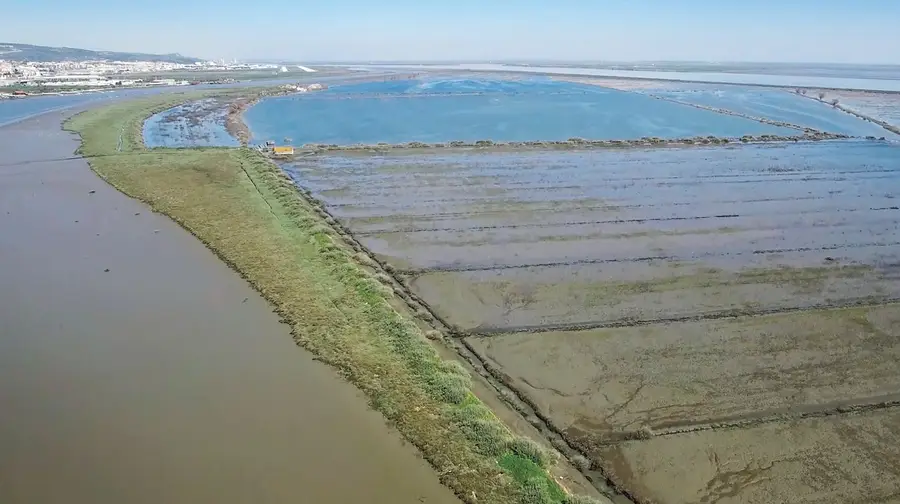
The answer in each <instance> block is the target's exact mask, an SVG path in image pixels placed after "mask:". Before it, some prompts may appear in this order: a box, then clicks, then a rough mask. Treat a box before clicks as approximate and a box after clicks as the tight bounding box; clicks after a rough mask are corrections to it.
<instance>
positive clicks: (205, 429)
mask: <svg viewBox="0 0 900 504" xmlns="http://www.w3.org/2000/svg"><path fill="white" fill-rule="evenodd" d="M59 120H60V118H59V116H56V115H53V116H47V115H45V116H42V117H39V118H35V119H31V120H27V121H24V122H21V123H18V124H16V125H14V126H11V127H8V128H4V129H3V130H2V133H0V153H2V160H0V180H2V184H0V231H2V232H0V250H2V251H3V252H2V255H3V260H2V261H0V283H2V285H4V289H2V290H0V320H2V325H0V328H2V330H0V410H2V411H3V412H4V414H5V421H4V422H2V424H0V444H2V445H3V446H4V449H3V450H2V451H0V474H3V475H4V477H3V484H0V501H3V502H4V503H11V504H15V503H33V502H75V501H77V502H130V503H132V502H133V503H138V504H140V503H154V504H155V503H159V502H223V503H228V502H235V503H244V502H250V501H252V502H271V503H276V502H277V503H281V502H288V501H304V502H305V501H310V502H323V503H332V502H333V503H344V502H356V501H359V502H365V501H378V502H401V501H402V502H420V501H423V500H424V501H427V502H438V503H448V504H449V503H453V502H456V499H455V497H453V495H452V494H451V493H450V492H449V491H448V490H447V489H446V488H444V487H443V486H441V485H440V483H439V482H438V477H437V475H435V474H434V472H433V471H432V470H431V468H430V467H429V466H428V464H427V463H426V462H424V461H422V460H421V459H420V457H419V455H418V454H417V452H416V451H415V450H414V449H413V448H411V447H409V446H406V445H405V444H404V443H403V442H402V441H401V440H400V437H399V435H397V434H395V433H393V432H392V431H391V430H390V429H389V428H388V427H386V426H385V423H384V419H383V417H382V416H381V415H379V414H377V413H374V412H371V411H369V410H368V407H367V404H366V400H365V399H364V398H362V397H361V396H360V394H359V393H358V392H357V391H356V390H355V389H354V388H353V387H352V386H350V385H348V384H346V383H345V382H344V381H343V380H341V379H340V378H339V377H337V376H336V375H335V374H334V372H333V371H332V370H331V369H330V368H328V367H326V366H324V365H322V364H320V363H317V362H315V361H313V360H312V358H311V357H310V356H309V354H307V353H305V352H304V351H302V350H300V349H298V348H297V347H296V346H295V344H294V342H293V341H292V339H291V336H290V334H289V330H288V328H287V327H285V326H283V325H281V324H280V323H279V322H278V320H277V316H275V315H274V314H273V313H272V312H271V308H270V307H269V305H268V304H267V303H265V302H264V301H263V300H262V299H261V298H260V297H259V295H258V294H256V293H255V292H254V291H253V290H252V289H251V288H250V287H249V286H248V285H247V284H246V282H244V281H243V280H241V279H240V278H239V277H238V276H237V275H236V274H235V273H234V272H232V271H231V270H229V269H228V268H227V267H226V266H225V265H224V264H222V263H221V262H219V261H218V260H217V259H216V258H215V257H214V256H213V255H212V254H211V253H210V252H209V251H208V250H207V249H206V248H204V247H203V246H202V245H201V244H200V243H199V242H198V241H196V239H194V238H193V237H192V236H190V235H189V234H188V233H186V232H185V231H183V230H182V229H181V228H179V227H178V226H176V225H175V224H173V223H172V222H170V221H169V220H168V219H165V218H163V217H161V216H158V215H154V214H152V213H151V212H149V211H148V210H147V208H146V207H145V206H143V205H141V204H138V203H136V202H135V201H133V200H130V199H128V198H126V197H124V196H123V195H121V194H120V193H118V192H117V191H116V190H115V189H113V188H111V187H109V186H107V185H106V184H105V183H104V182H102V181H101V180H100V179H99V178H97V177H96V176H95V175H94V174H93V173H92V172H91V171H90V170H89V168H88V167H87V165H86V163H85V162H84V161H83V160H81V159H78V158H72V152H73V151H74V150H75V148H76V147H77V145H78V144H77V141H76V139H75V138H73V137H72V136H71V135H70V134H67V133H63V132H61V131H60V130H59ZM35 440H41V442H39V443H36V442H35ZM373 460H378V462H377V463H374V462H373ZM348 481H349V482H352V484H347V482H348Z"/></svg>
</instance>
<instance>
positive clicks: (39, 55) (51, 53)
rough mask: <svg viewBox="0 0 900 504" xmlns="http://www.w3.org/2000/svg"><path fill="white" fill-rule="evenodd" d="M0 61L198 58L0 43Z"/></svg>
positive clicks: (191, 60) (178, 60)
mask: <svg viewBox="0 0 900 504" xmlns="http://www.w3.org/2000/svg"><path fill="white" fill-rule="evenodd" d="M0 59H5V60H14V61H87V60H111V61H163V62H167V63H185V64H189V63H194V62H197V61H202V60H200V59H198V58H191V57H188V56H182V55H180V54H177V53H175V54H144V53H130V52H111V51H90V50H88V49H75V48H72V47H45V46H37V45H30V44H13V43H7V42H0Z"/></svg>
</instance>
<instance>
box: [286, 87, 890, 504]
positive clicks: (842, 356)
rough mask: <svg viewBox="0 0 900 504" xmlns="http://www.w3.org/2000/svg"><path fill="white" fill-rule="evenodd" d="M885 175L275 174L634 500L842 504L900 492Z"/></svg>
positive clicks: (480, 167)
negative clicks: (321, 210) (312, 201)
mask: <svg viewBox="0 0 900 504" xmlns="http://www.w3.org/2000/svg"><path fill="white" fill-rule="evenodd" d="M786 96H788V97H790V95H786ZM657 101H658V100H657ZM807 101H809V102H810V104H811V105H819V104H816V103H815V102H813V101H811V100H807ZM785 110H787V109H785ZM790 110H791V113H794V112H797V110H798V109H790ZM825 110H826V111H827V113H822V114H821V115H818V116H815V117H818V118H819V119H822V120H830V119H827V116H828V115H829V114H830V113H831V112H832V111H831V110H829V109H827V108H826V109H825ZM834 112H835V113H838V111H834ZM797 113H800V112H797ZM833 117H834V116H832V118H833ZM838 117H841V119H840V121H843V120H844V117H843V116H838ZM847 117H851V116H849V115H848V116H847ZM851 118H852V117H851ZM835 120H836V121H838V120H837V119H835ZM860 122H861V121H860ZM861 123H862V122H861ZM835 124H837V123H835ZM898 159H900V146H898V145H896V144H894V143H892V142H877V141H841V142H818V143H798V144H773V145H738V146H728V147H722V146H720V147H714V148H706V147H704V148H700V147H695V148H670V149H664V150H660V149H656V150H654V149H626V150H593V151H581V152H548V151H533V152H513V151H507V152H478V151H473V150H468V151H467V150H459V151H443V152H441V153H440V154H431V155H422V154H416V153H406V154H397V155H364V154H356V155H349V154H348V155H329V156H312V157H308V158H304V159H302V160H297V161H294V162H292V163H290V164H287V165H285V166H284V168H285V170H286V171H287V172H288V173H289V174H290V175H291V176H292V177H293V178H294V179H295V181H297V183H298V184H299V185H301V186H303V187H304V188H306V189H308V190H310V191H311V193H312V195H313V196H314V197H315V198H317V199H319V200H320V201H322V202H323V204H324V206H325V208H326V209H327V210H328V212H329V213H330V214H331V215H332V216H334V217H335V218H336V219H337V220H338V221H339V222H340V223H341V224H343V225H344V226H345V227H347V228H348V229H349V230H350V231H351V232H352V233H353V234H354V236H355V238H356V239H357V240H359V241H360V243H362V244H363V245H364V246H365V247H366V248H367V249H368V250H369V251H371V252H372V253H373V254H374V255H375V256H376V257H378V258H379V259H381V260H383V261H384V262H385V263H387V264H389V265H390V266H391V267H392V268H391V270H392V271H394V272H395V274H396V275H397V277H398V278H400V279H401V280H402V281H403V282H404V284H405V286H406V288H407V289H408V290H409V291H410V292H411V293H412V294H415V295H417V297H418V298H421V299H422V300H423V301H424V302H425V303H426V304H427V305H428V306H429V308H430V310H431V311H432V312H433V313H434V314H435V315H436V316H437V317H438V318H439V319H440V320H442V321H445V322H446V323H447V324H449V325H450V326H451V327H452V328H453V329H455V335H456V337H458V338H459V341H460V342H461V343H462V344H463V345H464V346H465V347H466V348H468V349H469V350H471V351H472V352H474V354H475V355H477V356H478V357H479V359H480V360H481V361H482V362H483V363H484V365H485V366H486V368H487V369H488V370H489V371H490V374H491V376H492V378H493V379H494V380H496V382H497V383H500V384H502V386H504V387H508V389H509V390H511V391H513V392H514V393H515V395H516V396H517V397H518V398H519V399H521V401H523V402H524V403H526V404H528V405H529V406H530V407H531V408H533V410H534V412H535V414H536V415H537V417H538V418H540V419H541V421H542V422H544V423H545V425H546V426H547V428H548V429H550V430H551V431H553V432H556V433H558V434H560V435H561V436H562V437H563V438H564V439H565V440H566V441H567V442H569V443H570V444H571V445H572V446H574V447H576V448H577V449H578V450H579V451H581V452H582V453H583V454H585V455H586V456H588V457H589V458H590V459H591V460H592V461H593V463H594V464H595V467H598V468H600V469H601V470H602V471H603V472H604V474H606V475H607V476H609V477H610V478H611V479H612V480H613V482H614V483H616V485H618V486H619V487H620V488H623V489H625V490H626V491H627V492H628V493H629V494H630V495H632V496H634V497H635V499H636V500H637V501H638V502H660V503H672V504H681V503H685V504H687V503H693V502H723V503H725V502H753V503H756V502H759V503H762V502H766V503H768V502H825V503H835V504H837V503H845V502H851V501H852V502H859V501H866V502H868V501H878V499H882V500H883V501H885V502H887V501H889V500H890V498H889V497H890V496H892V495H894V496H895V495H897V492H898V491H900V474H897V473H895V471H893V470H892V469H891V468H892V467H896V466H897V465H898V464H900V452H897V451H896V450H894V449H893V448H891V446H894V445H896V443H897V441H898V440H900V417H898V416H897V415H896V411H895V410H894V409H892V408H894V407H895V406H897V405H900V395H898V394H897V392H896V391H897V390H898V386H900V373H898V371H897V370H896V366H895V363H896V362H897V360H898V358H900V340H898V338H897V336H898V335H900V305H898V304H897V302H898V301H900V227H898V222H900V219H898V215H900V206H898V203H897V198H898V197H900V194H898V191H900V162H898V161H897V160H898ZM686 460H687V461H690V463H689V464H687V465H686V464H684V461H686ZM817 481H821V482H822V483H821V484H820V483H816V482H817ZM825 482H827V484H826V483H825Z"/></svg>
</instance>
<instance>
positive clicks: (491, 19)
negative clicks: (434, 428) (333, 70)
mask: <svg viewBox="0 0 900 504" xmlns="http://www.w3.org/2000/svg"><path fill="white" fill-rule="evenodd" d="M2 17H3V21H2V22H0V39H2V40H0V42H18V43H30V44H38V45H50V46H68V47H79V48H85V49H97V50H109V51H134V52H154V53H170V52H178V53H181V54H184V55H189V56H196V57H200V58H210V59H219V58H225V59H235V58H236V59H241V60H246V59H289V60H294V61H298V62H303V61H309V62H316V61H374V60H380V61H385V60H410V61H413V60H429V61H435V60H478V61H490V60H505V59H553V60H573V61H585V60H587V61H638V60H643V61H669V60H671V61H766V62H768V61H778V62H834V63H894V64H900V51H897V48H898V47H900V29H898V28H897V27H898V26H900V2H897V1H892V0H856V1H854V2H850V1H849V0H840V1H837V0H818V1H814V0H780V1H776V0H744V1H740V2H738V1H732V0H719V1H715V2H712V1H701V0H679V1H677V2H675V1H671V0H669V1H664V0H643V1H638V0H632V1H625V0H552V1H551V0H546V1H532V0H480V1H479V0H453V1H447V0H430V1H424V0H419V1H410V0H380V1H378V2H373V1H363V0H319V1H315V2H314V1H307V0H266V1H265V2H261V3H259V4H256V3H254V2H246V1H235V0H153V1H150V0H136V1H130V2H129V1H122V0H78V1H77V2H72V1H71V0H3V9H2Z"/></svg>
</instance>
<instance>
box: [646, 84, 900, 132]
mask: <svg viewBox="0 0 900 504" xmlns="http://www.w3.org/2000/svg"><path fill="white" fill-rule="evenodd" d="M650 94H653V95H658V96H663V97H667V98H672V99H676V100H680V101H684V102H688V103H694V104H697V105H703V106H707V107H714V108H722V109H727V110H731V111H734V112H739V113H742V114H747V115H751V116H754V117H764V118H766V119H772V120H775V121H783V122H787V123H790V124H796V125H799V126H805V127H808V128H814V129H817V130H819V131H827V132H829V133H843V134H845V135H851V136H876V137H882V136H891V137H894V138H897V137H896V135H894V134H892V133H890V132H888V131H887V130H885V129H884V128H882V127H880V126H878V125H877V124H872V123H870V122H868V121H864V120H862V119H859V118H857V117H854V116H852V115H850V114H848V113H846V112H842V111H840V110H838V109H835V108H833V107H829V106H828V105H825V104H823V103H820V102H817V101H815V100H812V99H810V98H806V97H803V96H798V95H796V94H794V93H791V92H788V91H784V90H778V89H769V88H747V87H739V86H723V85H703V84H694V85H677V87H676V88H674V89H661V90H652V91H650Z"/></svg>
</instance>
